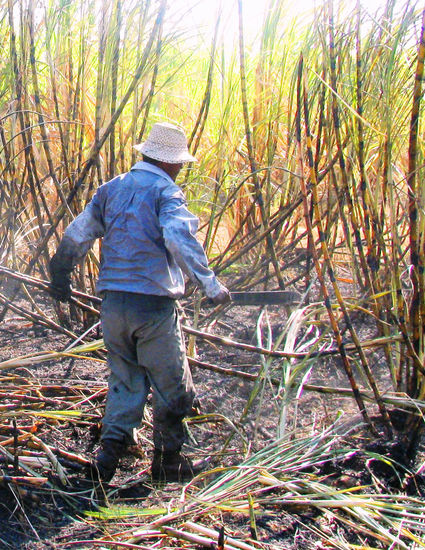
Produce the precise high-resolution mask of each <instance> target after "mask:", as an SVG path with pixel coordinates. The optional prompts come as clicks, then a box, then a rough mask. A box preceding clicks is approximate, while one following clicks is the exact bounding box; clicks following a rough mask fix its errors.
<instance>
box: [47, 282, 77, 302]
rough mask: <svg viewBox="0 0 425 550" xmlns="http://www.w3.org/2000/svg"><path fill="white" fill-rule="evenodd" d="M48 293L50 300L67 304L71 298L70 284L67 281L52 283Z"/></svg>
mask: <svg viewBox="0 0 425 550" xmlns="http://www.w3.org/2000/svg"><path fill="white" fill-rule="evenodd" d="M48 292H49V294H50V296H52V298H54V299H55V300H59V302H67V301H68V300H69V299H70V298H71V284H70V282H69V281H62V282H61V281H58V280H55V281H52V282H51V283H50V285H49V288H48Z"/></svg>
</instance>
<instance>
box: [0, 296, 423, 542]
mask: <svg viewBox="0 0 425 550" xmlns="http://www.w3.org/2000/svg"><path fill="white" fill-rule="evenodd" d="M36 299H37V301H40V303H41V304H42V307H43V309H44V311H45V312H48V313H49V315H51V317H52V318H53V317H54V314H53V310H52V302H51V301H50V300H49V299H45V298H44V297H41V296H37V297H36ZM188 315H189V313H188ZM258 315H259V309H258V308H255V307H254V308H240V307H234V308H232V309H230V310H229V311H228V312H227V313H226V315H224V316H223V317H222V318H221V319H220V321H219V322H217V323H216V324H215V326H214V327H213V328H212V331H213V332H215V333H218V334H220V333H221V334H223V335H225V336H227V337H229V338H232V339H234V340H238V341H241V342H245V343H251V344H254V345H257V343H258V342H257V338H256V323H257V320H258ZM189 317H190V315H189ZM189 320H190V319H188V320H187V321H189ZM269 320H270V325H271V327H272V329H273V334H274V335H275V337H277V335H278V334H279V333H280V332H281V330H282V329H283V326H284V323H285V321H286V313H283V312H282V311H281V310H279V308H277V307H276V306H273V307H270V308H269ZM359 327H362V330H364V331H365V335H367V336H368V337H369V336H370V335H371V334H370V331H371V330H373V329H371V328H370V327H368V326H367V323H366V322H365V320H364V319H359ZM74 329H75V330H78V326H74ZM79 330H80V332H81V328H80V329H79ZM69 342H70V340H69V338H68V337H66V336H63V335H61V334H59V333H57V332H56V331H54V330H51V329H48V328H43V327H40V326H39V325H34V324H33V323H31V322H28V321H27V320H25V319H23V318H22V317H20V316H19V315H17V314H15V313H11V312H9V313H8V315H7V318H6V320H5V321H4V322H3V323H2V324H1V326H0V360H6V359H10V358H15V357H17V356H22V355H26V354H32V353H34V352H40V351H47V350H55V351H58V350H62V349H64V348H65V347H66V346H67V345H68V344H69ZM197 358H198V359H199V360H200V361H203V362H206V363H212V364H215V365H218V366H222V367H225V368H233V369H237V370H239V371H244V372H247V373H251V374H255V373H257V372H258V370H259V368H260V358H259V356H258V354H253V353H251V352H245V351H241V350H237V349H234V348H232V347H227V346H221V345H216V344H211V343H208V342H206V341H204V340H198V341H197ZM370 360H371V362H372V364H373V365H374V369H375V370H374V372H375V374H376V376H377V378H378V379H379V381H380V384H385V383H386V382H385V380H386V378H385V376H386V370H385V364H384V363H383V358H382V355H381V354H380V353H379V352H370ZM192 372H193V377H194V381H195V384H196V387H197V391H198V398H199V402H200V411H201V413H202V414H203V415H210V416H207V417H206V418H204V419H198V420H196V419H195V420H190V421H189V423H188V428H189V432H190V440H189V442H188V445H187V448H186V449H185V451H186V453H187V454H188V455H189V456H191V457H192V459H194V460H197V459H200V458H202V459H204V460H206V461H207V464H208V467H214V466H228V465H231V464H237V463H239V462H240V461H241V460H243V458H244V456H246V454H247V453H248V454H249V453H253V452H255V451H256V450H259V449H261V448H262V447H263V446H264V445H265V444H266V443H267V442H269V441H271V440H273V439H274V438H275V437H276V426H277V422H278V411H277V408H276V406H275V404H274V403H275V399H273V390H271V389H268V390H267V391H266V394H265V395H264V397H263V399H262V400H260V399H259V398H257V399H256V400H255V402H254V404H253V406H252V407H251V409H250V412H249V414H248V416H247V418H246V420H245V421H244V422H240V419H241V415H242V412H243V411H244V408H245V406H246V404H247V400H248V398H249V396H250V395H251V392H252V389H253V383H252V382H251V381H247V380H242V379H240V378H235V377H232V376H223V375H222V374H218V373H215V372H211V371H209V370H205V369H202V368H199V367H194V368H193V371H192ZM107 375H108V372H107V367H106V365H105V364H103V363H101V362H94V361H90V360H80V359H78V360H75V359H73V358H72V357H70V358H66V359H61V360H57V359H55V360H51V361H48V362H44V363H41V364H37V363H35V362H34V364H29V365H26V366H25V367H18V368H13V369H10V370H8V371H0V380H1V385H0V392H1V396H0V438H1V440H5V439H7V438H8V437H10V436H11V434H12V435H13V433H14V432H13V428H12V420H13V419H15V420H16V424H17V428H18V429H19V427H24V428H25V430H28V427H29V426H31V427H32V430H33V432H34V435H36V436H37V437H38V438H39V439H41V440H42V441H43V442H44V443H45V444H47V445H49V446H50V447H51V448H52V449H53V450H54V453H55V454H56V456H58V457H59V458H60V461H61V463H62V465H63V467H64V468H65V471H66V473H67V475H68V478H69V480H70V482H71V488H69V487H67V488H66V491H64V493H63V494H62V495H61V494H60V492H59V491H57V490H52V489H50V488H49V487H48V486H46V485H45V486H44V487H43V488H40V487H32V488H31V486H28V485H21V486H18V485H16V484H14V483H6V482H4V481H3V483H0V548H1V549H3V548H4V549H10V548H13V549H21V550H35V549H41V548H55V549H56V548H65V547H67V548H68V547H70V548H72V547H75V548H95V547H98V546H94V544H92V543H83V542H81V543H80V544H77V541H86V540H92V539H96V538H99V537H101V536H103V535H104V534H105V533H104V532H103V531H102V530H101V528H99V524H98V523H96V522H95V521H90V519H89V518H88V517H86V516H84V511H85V510H90V509H93V507H94V509H96V503H97V504H103V505H107V504H108V503H106V502H104V501H102V497H101V495H97V496H96V498H93V486H92V485H91V482H90V481H89V480H87V476H86V473H85V467H84V465H83V464H82V465H78V464H77V463H76V462H75V461H73V460H71V461H67V460H66V458H64V457H63V456H61V455H60V453H59V450H62V451H67V452H70V453H73V454H75V455H79V456H81V457H82V458H83V459H87V460H90V459H91V458H92V457H93V456H94V454H95V452H96V449H97V446H98V437H99V427H100V421H101V418H102V411H103V406H104V399H105V392H106V384H107ZM309 383H310V384H319V385H320V384H322V385H326V386H333V387H349V385H348V383H347V381H346V377H345V374H344V372H343V370H342V367H341V365H340V362H339V360H338V359H337V358H328V359H325V358H321V359H320V360H318V361H317V365H316V366H315V368H314V370H313V371H312V374H311V377H310V379H309ZM388 386H389V383H388ZM383 389H384V388H383ZM70 404H71V405H72V404H74V406H73V408H72V407H71V408H70ZM62 407H63V408H64V409H66V410H68V411H72V410H74V411H78V410H81V411H83V413H84V414H83V416H82V417H81V419H79V418H78V417H72V418H70V419H69V420H67V419H66V418H65V419H64V418H63V417H62V418H60V419H57V420H54V419H52V418H51V417H49V416H48V412H49V411H58V410H61V409H62ZM338 411H344V413H345V414H346V416H347V418H352V419H353V423H354V422H357V421H358V420H360V416H359V414H358V410H357V408H356V405H355V403H354V402H353V400H351V399H346V398H338V397H334V396H329V395H323V394H318V393H315V392H304V393H303V395H302V397H301V399H300V402H299V410H298V414H297V425H296V431H297V434H299V435H302V434H307V433H309V432H311V431H312V430H317V431H318V430H321V429H322V428H324V427H326V426H328V425H329V424H330V423H331V422H333V421H334V419H335V416H336V413H337V412H338ZM292 413H293V410H292ZM374 413H376V411H374V410H373V409H372V408H371V414H374ZM43 414H45V416H43ZM150 420H151V418H150V407H149V406H148V407H147V409H146V414H145V422H144V425H143V426H142V427H141V429H140V431H139V437H140V444H139V447H138V449H132V450H131V451H132V453H129V454H128V456H126V457H125V459H124V460H123V461H122V464H121V467H120V469H119V471H118V472H117V474H116V475H115V476H114V478H113V481H112V484H111V485H112V487H115V488H116V491H115V493H114V494H113V496H112V497H111V498H110V499H109V504H113V505H118V504H119V505H125V506H127V505H128V506H134V507H138V508H140V509H149V508H157V507H164V508H169V507H172V506H173V504H175V503H176V502H177V501H178V499H179V497H180V494H181V490H182V486H181V485H180V484H177V483H173V484H168V485H166V486H164V487H155V486H152V484H151V483H150V480H149V475H148V473H149V466H150V461H151V457H152V444H151V436H150V433H151V426H150ZM292 420H293V417H291V421H292ZM230 423H233V424H234V425H235V426H236V428H237V430H238V432H239V433H236V434H235V435H234V436H233V438H232V440H231V442H230V444H229V445H228V446H227V448H226V451H225V452H224V453H223V445H224V442H225V441H226V440H227V438H228V437H229V435H231V434H232V433H233V428H232V427H231V424H230ZM356 437H357V441H358V442H361V444H362V445H367V444H370V443H371V441H370V440H369V439H370V438H369V436H367V435H364V434H362V435H357V436H356ZM247 442H249V447H248V444H247ZM16 448H17V452H18V454H23V452H24V451H25V450H28V449H29V450H30V451H31V452H32V453H33V454H34V453H35V452H37V449H34V446H30V445H29V444H28V442H27V441H26V442H23V443H18V444H17V447H16ZM38 450H40V449H38ZM381 451H383V453H384V454H385V452H388V448H387V447H385V445H384V448H383V449H381ZM0 456H1V455H0ZM43 456H45V454H44V455H43ZM327 468H328V472H324V473H327V474H328V475H329V479H330V482H331V483H336V484H338V483H339V482H341V483H342V484H345V485H347V484H351V485H353V486H355V485H361V484H363V483H365V482H368V481H370V476H371V472H370V468H369V469H366V468H365V466H364V460H363V459H361V457H360V455H357V456H356V457H355V458H351V462H348V461H347V463H345V464H339V465H332V464H330V465H328V466H327ZM37 471H38V472H39V475H40V476H46V471H44V470H42V469H39V470H37ZM16 473H17V474H18V475H23V472H17V471H16V470H15V469H14V468H13V464H10V462H9V463H6V462H5V461H4V459H3V461H2V462H1V463H0V475H9V476H11V475H16ZM375 474H377V475H378V476H381V479H382V480H383V482H384V483H387V484H391V483H393V481H394V480H392V479H390V478H391V472H379V471H376V472H375ZM47 477H49V474H47ZM132 480H140V483H139V485H137V486H136V487H132V488H131V489H126V488H125V487H126V486H127V484H128V482H129V481H132ZM50 481H51V482H52V484H53V486H54V487H57V486H58V479H57V478H56V477H55V478H51V479H50ZM419 490H421V489H419ZM69 494H72V498H68V497H67V495H69ZM129 523H130V522H128V521H125V520H123V521H115V522H110V523H109V524H108V530H110V532H118V531H119V530H123V531H125V530H126V529H129V528H130V525H129ZM211 523H212V526H213V527H214V528H219V527H220V526H221V525H222V526H223V527H224V528H225V532H226V533H227V534H229V535H234V536H236V537H239V538H240V539H241V540H244V539H245V540H248V539H249V538H250V537H251V535H252V533H251V531H250V524H249V518H247V517H245V516H242V515H240V516H237V515H235V514H232V515H231V516H229V515H226V514H223V515H221V516H220V517H218V516H217V515H216V516H214V517H211ZM140 524H143V518H142V519H141V520H140ZM135 525H137V520H133V519H132V520H131V526H135ZM316 526H319V527H320V528H321V529H322V530H325V531H326V530H328V531H329V533H330V534H331V533H332V530H333V529H339V530H341V531H343V533H341V534H342V535H343V536H344V538H345V539H346V540H347V542H352V543H359V539H358V537H357V535H356V534H354V533H352V532H350V530H349V529H346V528H344V527H342V526H341V525H338V526H337V525H334V524H333V523H332V521H328V520H326V518H324V517H323V516H322V515H320V514H319V513H318V512H317V511H316V510H315V509H313V508H303V509H299V510H293V509H291V510H288V509H284V508H283V507H282V506H273V507H270V509H263V510H262V511H261V514H259V516H258V518H257V530H258V547H260V548H273V549H313V548H314V549H319V548H325V547H326V546H323V543H321V542H320V541H319V540H318V537H317V535H315V534H314V531H312V530H311V528H314V527H316ZM70 542H74V543H76V544H75V545H74V546H68V544H69V543H70ZM104 547H105V548H108V547H109V546H108V545H107V544H106V543H105V545H104ZM158 547H162V548H163V547H166V546H158ZM184 547H186V548H196V546H193V545H191V544H190V543H188V545H187V546H184ZM199 548H201V547H199Z"/></svg>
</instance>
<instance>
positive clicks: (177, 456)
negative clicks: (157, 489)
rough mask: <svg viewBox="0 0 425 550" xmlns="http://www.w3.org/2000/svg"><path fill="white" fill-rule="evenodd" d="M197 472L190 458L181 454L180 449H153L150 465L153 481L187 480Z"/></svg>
mask: <svg viewBox="0 0 425 550" xmlns="http://www.w3.org/2000/svg"><path fill="white" fill-rule="evenodd" d="M197 473H198V472H197V471H195V468H194V467H193V464H192V462H191V460H190V459H189V458H187V457H186V456H183V455H182V454H181V452H180V450H177V451H160V450H159V449H155V451H154V455H153V460H152V465H151V476H152V479H153V480H154V481H159V482H163V483H165V482H167V481H189V480H190V479H192V478H193V477H194V476H195V475H196V474H197Z"/></svg>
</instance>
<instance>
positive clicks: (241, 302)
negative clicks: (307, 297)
mask: <svg viewBox="0 0 425 550" xmlns="http://www.w3.org/2000/svg"><path fill="white" fill-rule="evenodd" d="M230 296H231V298H232V302H233V305H235V306H236V305H238V306H271V305H279V304H280V305H291V304H295V303H297V302H300V301H301V295H300V293H299V292H297V291H296V290H263V291H250V292H231V293H230Z"/></svg>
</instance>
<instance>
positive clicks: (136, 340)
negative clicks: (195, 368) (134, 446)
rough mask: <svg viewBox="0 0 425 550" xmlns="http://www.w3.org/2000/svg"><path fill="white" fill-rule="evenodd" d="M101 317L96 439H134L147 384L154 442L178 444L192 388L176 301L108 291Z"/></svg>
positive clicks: (171, 448) (172, 446) (160, 445)
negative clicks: (101, 387)
mask: <svg viewBox="0 0 425 550" xmlns="http://www.w3.org/2000/svg"><path fill="white" fill-rule="evenodd" d="M101 319H102V329H103V337H104V340H105V346H106V349H107V350H108V366H109V368H110V375H109V380H108V395H107V399H106V409H105V416H104V418H103V421H102V433H101V439H102V440H105V439H117V440H125V441H126V442H128V443H133V442H134V441H135V437H134V436H135V433H134V431H135V430H136V429H137V428H138V427H139V426H140V423H141V420H142V417H143V409H144V406H145V403H146V398H147V395H148V393H149V390H150V388H152V408H153V439H154V446H155V448H156V449H160V450H164V451H175V450H178V449H180V447H181V446H182V444H183V442H184V438H185V433H184V428H183V423H182V420H183V418H184V417H185V416H186V415H187V414H188V412H189V411H190V409H191V406H192V401H193V398H194V388H193V383H192V376H191V374H190V370H189V365H188V362H187V358H186V352H185V346H184V341H183V337H182V333H181V328H180V322H179V318H178V314H177V309H176V307H175V301H174V300H172V299H170V298H166V297H161V296H149V295H144V294H134V293H130V292H115V291H114V292H112V291H107V292H104V293H103V300H102V312H101Z"/></svg>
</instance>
